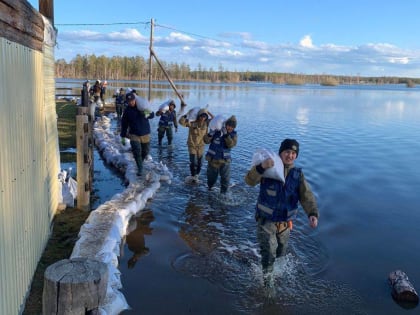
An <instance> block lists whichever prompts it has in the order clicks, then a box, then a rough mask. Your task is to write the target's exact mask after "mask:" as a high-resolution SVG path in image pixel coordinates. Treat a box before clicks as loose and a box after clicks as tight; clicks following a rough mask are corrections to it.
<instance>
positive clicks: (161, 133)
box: [158, 126, 165, 145]
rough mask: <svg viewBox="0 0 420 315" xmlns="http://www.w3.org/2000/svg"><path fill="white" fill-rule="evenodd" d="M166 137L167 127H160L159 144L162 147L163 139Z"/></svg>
mask: <svg viewBox="0 0 420 315" xmlns="http://www.w3.org/2000/svg"><path fill="white" fill-rule="evenodd" d="M164 136H165V127H164V126H159V127H158V144H159V145H162V139H163V137H164Z"/></svg>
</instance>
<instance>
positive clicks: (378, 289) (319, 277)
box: [95, 82, 420, 314]
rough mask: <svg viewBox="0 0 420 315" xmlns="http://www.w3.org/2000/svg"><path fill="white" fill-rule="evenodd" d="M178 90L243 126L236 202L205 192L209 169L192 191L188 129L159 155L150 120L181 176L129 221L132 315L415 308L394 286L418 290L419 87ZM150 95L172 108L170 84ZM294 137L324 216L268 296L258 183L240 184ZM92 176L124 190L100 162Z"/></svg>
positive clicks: (299, 233)
mask: <svg viewBox="0 0 420 315" xmlns="http://www.w3.org/2000/svg"><path fill="white" fill-rule="evenodd" d="M110 84H111V86H112V85H115V87H119V86H130V87H136V88H137V89H138V90H139V91H140V94H141V93H143V94H144V93H145V92H146V88H147V86H146V85H145V84H143V83H140V84H139V83H136V82H116V83H112V82H110ZM178 87H179V88H180V90H181V91H182V93H183V94H184V96H185V100H186V102H187V104H188V107H187V108H191V107H194V106H205V105H206V104H209V110H210V111H211V112H212V113H213V114H225V115H226V117H227V116H229V115H231V114H234V115H236V117H237V119H238V127H237V132H238V137H239V138H238V145H237V147H235V148H234V149H233V150H232V156H233V162H232V183H233V187H231V190H230V193H231V196H230V198H228V200H226V199H221V198H220V196H219V195H218V193H217V192H208V191H207V188H206V184H205V180H206V179H205V168H206V164H204V169H203V172H202V174H201V180H202V182H201V184H200V185H196V186H191V185H186V184H185V183H184V179H185V177H186V176H187V175H189V167H188V152H187V149H186V137H187V131H188V130H187V129H186V128H183V127H179V131H178V133H176V134H175V140H174V146H173V147H167V146H166V141H165V140H164V146H163V147H161V148H159V147H158V146H157V133H156V128H157V122H158V120H157V119H154V120H153V122H152V125H153V128H152V130H153V131H152V150H151V153H152V156H153V158H154V159H155V160H162V161H163V162H164V163H166V164H167V165H168V167H169V168H170V169H171V170H172V172H173V174H174V179H173V181H172V183H171V184H170V185H168V184H164V185H162V187H161V188H160V190H159V191H158V192H157V194H156V196H155V198H154V199H153V200H152V201H151V202H150V203H149V205H148V208H147V210H146V211H145V213H142V214H139V215H138V217H137V218H133V222H132V223H131V229H132V230H133V231H134V232H133V233H135V235H137V236H138V237H137V238H134V244H133V238H131V239H132V240H131V241H130V242H129V243H131V244H125V245H124V248H123V249H122V256H121V258H120V270H121V272H122V275H121V279H122V283H123V289H122V291H123V293H124V295H125V296H126V298H127V300H128V303H129V304H130V306H131V307H132V308H133V310H131V311H126V312H124V314H125V313H126V314H186V313H192V314H215V313H217V314H244V313H246V314H321V313H326V312H329V313H332V314H385V313H386V314H415V313H417V312H418V307H417V308H414V309H406V308H404V307H402V306H400V305H398V304H397V303H396V302H394V301H393V300H392V298H391V294H390V292H391V289H390V287H389V285H388V283H387V278H388V274H389V273H390V272H391V271H394V270H396V269H401V270H403V271H405V272H406V273H407V274H408V276H409V277H410V280H411V281H412V282H413V284H414V285H415V286H416V287H417V290H418V291H419V290H420V270H419V268H418V264H419V261H420V245H419V242H418V239H419V234H420V233H419V229H418V222H419V221H420V212H419V211H418V207H419V205H420V195H419V193H418V191H419V189H420V169H419V167H418V163H419V156H420V145H419V144H418V143H419V140H420V136H419V134H420V124H419V122H420V106H419V103H420V94H419V92H420V91H419V89H418V88H415V89H407V88H405V87H404V86H397V85H396V86H340V87H333V88H326V87H320V86H299V87H290V86H281V85H273V84H241V85H234V84H232V85H223V84H183V85H179V86H178ZM154 91H155V93H156V94H155V95H154V96H153V104H154V105H155V106H156V108H157V107H158V106H159V105H160V104H161V103H163V102H164V101H165V100H167V99H168V98H174V99H175V94H174V93H173V92H172V91H171V89H170V86H169V85H167V84H161V85H158V86H156V87H155V90H154ZM144 95H146V94H144ZM177 103H178V104H179V102H178V101H177ZM177 109H178V110H179V106H178V108H177ZM286 137H291V138H295V139H297V140H298V141H299V142H300V145H301V147H300V153H299V157H298V159H297V161H296V165H297V166H299V167H302V168H303V171H304V173H305V177H306V178H307V180H308V181H309V183H310V184H311V187H312V189H313V191H314V193H315V195H316V197H317V200H318V206H319V210H320V215H321V216H320V220H319V226H318V228H317V229H316V230H313V229H311V228H309V226H308V223H307V219H306V217H305V215H304V212H303V210H300V212H299V215H298V218H297V220H296V222H295V224H294V230H293V231H292V234H291V240H290V249H289V253H288V255H287V256H286V257H285V258H284V259H283V260H282V261H279V263H278V265H277V266H276V270H275V274H274V278H273V281H272V287H271V288H265V287H264V286H263V283H262V275H261V268H260V266H259V253H258V245H257V242H256V235H255V222H254V219H253V212H254V205H255V200H256V197H257V194H258V187H249V186H247V185H245V183H244V180H243V177H244V175H245V173H246V171H247V169H248V168H249V166H250V164H251V159H252V154H253V153H254V152H255V150H256V149H257V148H260V147H263V148H267V149H271V150H273V151H276V152H277V151H278V148H279V145H280V142H281V141H282V140H283V139H284V138H286ZM98 159H99V158H98ZM95 163H96V164H95V169H96V167H97V165H98V164H99V162H95ZM97 172H99V173H101V172H102V173H101V176H97V179H95V182H96V180H98V181H102V182H105V183H106V184H100V183H98V184H97V186H96V187H97V189H98V191H97V193H98V195H99V196H101V195H102V194H103V196H105V195H106V196H108V198H109V195H112V194H113V193H114V191H115V190H118V189H121V190H122V189H123V188H122V186H121V184H122V183H121V180H120V179H119V178H118V176H116V175H115V174H112V173H109V174H107V173H106V172H107V171H106V170H102V171H101V167H100V166H99V171H97ZM99 177H101V178H102V179H98V178H99ZM108 178H109V179H110V180H109V179H108ZM98 187H99V188H98ZM110 192H112V193H110ZM100 198H101V197H100ZM103 198H104V200H103V202H104V201H106V198H105V197H103ZM144 231H147V233H145V232H144ZM135 239H139V241H138V243H136V241H135ZM128 245H130V246H128ZM130 248H131V249H130ZM133 248H136V249H134V250H133ZM135 256H136V257H137V258H138V259H133V257H135ZM136 257H135V258H136ZM130 259H131V260H130ZM134 260H135V262H134V263H133V261H134ZM129 261H130V263H129Z"/></svg>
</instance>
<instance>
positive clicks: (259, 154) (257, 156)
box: [251, 148, 284, 183]
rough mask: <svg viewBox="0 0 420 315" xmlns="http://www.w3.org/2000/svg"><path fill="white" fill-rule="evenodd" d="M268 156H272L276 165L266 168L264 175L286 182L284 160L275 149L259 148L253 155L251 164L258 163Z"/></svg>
mask: <svg viewBox="0 0 420 315" xmlns="http://www.w3.org/2000/svg"><path fill="white" fill-rule="evenodd" d="M268 158H271V159H272V160H273V161H274V166H273V167H270V168H268V169H266V170H265V172H264V174H263V175H262V176H263V177H265V178H272V179H276V180H279V181H282V182H283V183H284V165H283V162H282V160H281V159H280V156H279V155H278V154H276V153H274V152H273V151H271V150H268V149H264V148H259V149H257V150H256V151H255V152H254V155H253V156H252V165H251V166H254V165H258V164H260V163H262V162H263V161H265V160H266V159H268Z"/></svg>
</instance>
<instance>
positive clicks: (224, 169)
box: [219, 162, 230, 194]
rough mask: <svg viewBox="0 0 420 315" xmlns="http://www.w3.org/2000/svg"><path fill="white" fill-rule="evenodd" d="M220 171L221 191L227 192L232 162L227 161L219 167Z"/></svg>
mask: <svg viewBox="0 0 420 315" xmlns="http://www.w3.org/2000/svg"><path fill="white" fill-rule="evenodd" d="M219 172H220V184H221V186H220V193H222V194H225V193H226V192H227V190H228V188H229V182H230V163H229V162H226V163H224V164H222V165H221V166H220V168H219Z"/></svg>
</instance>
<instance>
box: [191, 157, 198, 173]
mask: <svg viewBox="0 0 420 315" xmlns="http://www.w3.org/2000/svg"><path fill="white" fill-rule="evenodd" d="M196 165H197V155H195V154H192V153H190V173H191V176H192V177H194V176H195V174H196V169H197V166H196Z"/></svg>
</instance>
